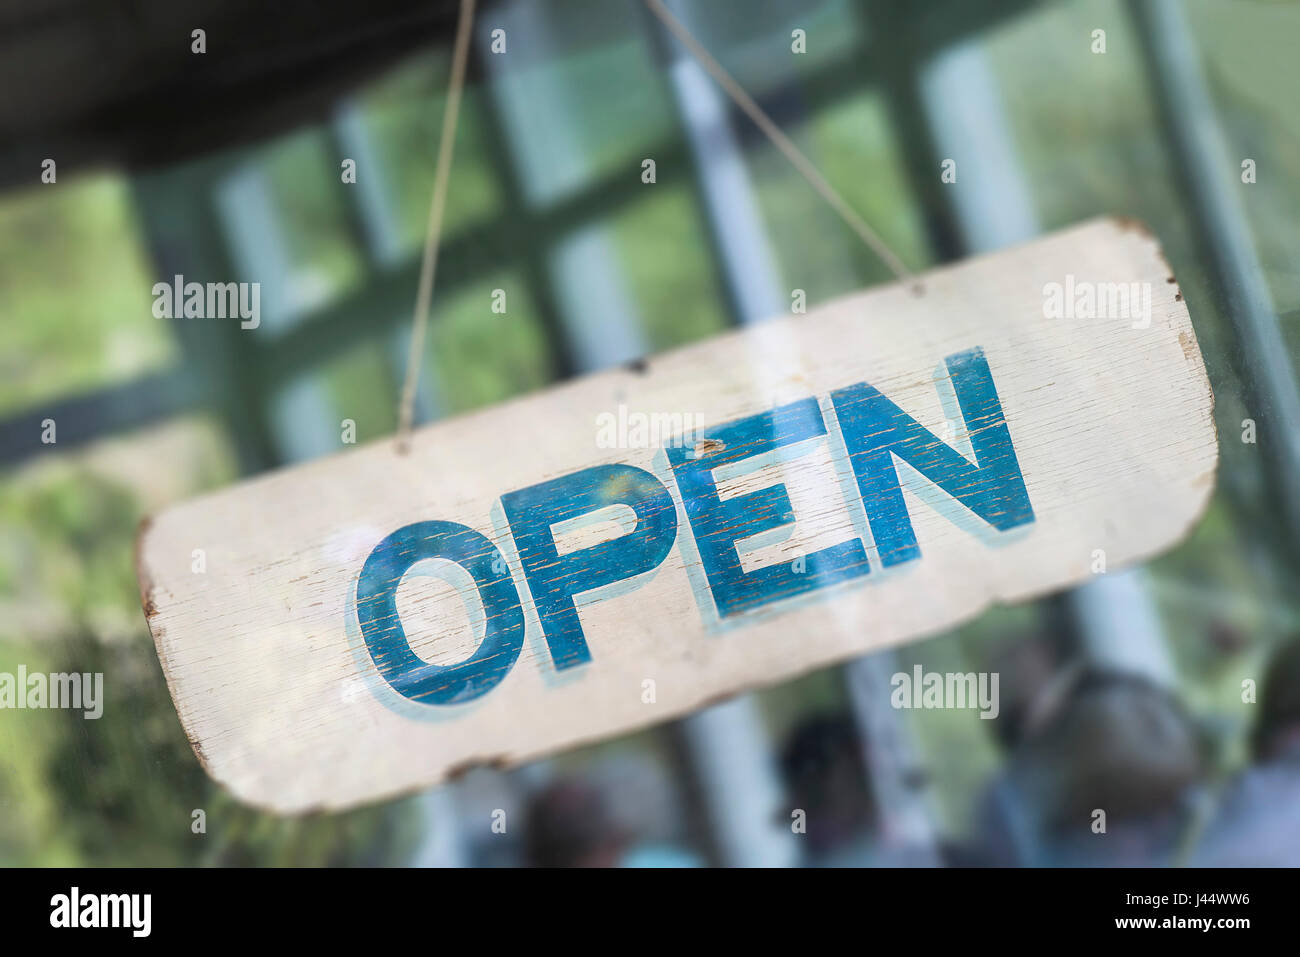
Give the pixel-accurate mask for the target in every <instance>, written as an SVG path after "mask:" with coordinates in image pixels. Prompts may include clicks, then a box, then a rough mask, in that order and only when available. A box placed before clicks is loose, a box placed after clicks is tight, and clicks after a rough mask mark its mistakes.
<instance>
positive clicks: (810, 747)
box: [781, 713, 930, 867]
mask: <svg viewBox="0 0 1300 957" xmlns="http://www.w3.org/2000/svg"><path fill="white" fill-rule="evenodd" d="M781 770H782V773H783V776H784V778H785V781H786V787H787V789H788V791H787V793H788V794H789V798H790V802H791V809H792V810H794V809H798V810H802V811H803V812H804V826H805V828H806V830H805V832H804V833H803V834H802V835H800V836H799V842H800V846H801V848H802V851H803V858H804V859H803V864H804V866H807V867H882V866H893V867H907V866H914V865H917V864H920V863H928V862H929V860H930V859H929V858H923V857H922V855H921V854H920V853H919V852H915V851H914V849H912V848H906V847H903V848H887V847H885V846H884V845H883V844H882V843H881V842H880V840H879V839H878V826H877V825H878V819H877V818H878V815H877V813H876V805H875V800H874V799H873V797H872V792H871V776H870V773H869V772H868V770H867V766H866V763H865V761H864V759H863V749H862V742H861V741H860V740H859V737H858V730H857V726H856V725H855V724H854V722H853V719H852V717H850V716H849V715H848V714H847V713H828V714H818V715H814V716H812V717H809V718H805V719H804V720H802V721H801V722H799V724H797V725H796V726H795V728H794V729H793V730H792V731H791V732H790V734H789V736H788V738H787V739H786V743H785V747H784V748H783V749H782V752H781Z"/></svg>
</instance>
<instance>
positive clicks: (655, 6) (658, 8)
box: [645, 0, 919, 289]
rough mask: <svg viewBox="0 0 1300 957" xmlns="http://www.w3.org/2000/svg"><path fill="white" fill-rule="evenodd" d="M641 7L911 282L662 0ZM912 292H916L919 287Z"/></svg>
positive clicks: (906, 273) (908, 277) (907, 276)
mask: <svg viewBox="0 0 1300 957" xmlns="http://www.w3.org/2000/svg"><path fill="white" fill-rule="evenodd" d="M645 3H646V6H647V7H649V8H650V12H651V13H653V14H654V15H655V16H656V17H658V18H659V19H660V21H661V22H662V23H663V25H664V26H665V27H667V28H668V30H669V32H670V33H672V35H673V36H675V37H676V38H677V39H678V40H680V41H681V43H682V46H684V47H686V49H687V50H689V51H690V53H691V56H693V57H695V59H696V60H698V61H699V63H700V66H702V67H704V69H705V70H706V71H708V74H709V76H711V77H713V79H714V80H716V81H717V83H718V85H719V86H720V87H722V89H723V90H724V91H725V92H726V94H727V96H729V97H731V99H732V102H734V103H735V104H736V105H737V106H738V107H740V108H741V109H742V110H744V111H745V115H746V116H748V117H749V118H750V119H751V120H753V121H754V125H755V126H757V127H758V128H759V129H760V130H762V131H763V135H764V136H766V137H767V138H768V139H769V140H771V142H772V145H773V146H775V147H776V148H777V149H779V150H780V151H781V152H782V153H783V154H784V155H785V158H786V159H788V160H789V161H790V163H791V164H792V165H793V166H794V168H795V169H796V170H798V171H799V173H800V175H802V176H803V178H804V179H806V180H807V181H808V185H809V186H811V187H812V188H813V189H814V190H816V191H817V193H818V195H820V196H821V198H822V199H824V200H826V202H827V204H829V205H830V207H831V209H833V210H835V212H836V213H837V214H838V215H839V217H840V219H842V220H844V223H845V225H846V226H848V227H849V229H851V230H853V231H854V232H855V233H857V234H858V236H859V237H860V238H861V239H862V241H863V242H864V243H866V244H867V246H868V248H870V249H871V251H872V252H874V253H875V254H876V255H877V256H878V257H879V258H880V261H881V262H883V263H884V264H885V265H886V266H888V267H889V271H890V272H892V273H893V274H894V275H895V276H896V277H897V278H898V279H899V280H900V281H902V282H909V281H913V275H912V272H911V270H909V269H908V268H907V267H906V266H904V265H903V261H902V260H901V259H899V258H898V256H896V255H895V254H894V251H893V250H892V249H890V248H889V247H888V246H887V245H886V244H885V241H884V240H883V239H881V238H880V236H879V235H878V234H877V233H876V231H875V230H874V229H872V228H871V227H870V226H868V225H867V224H866V222H865V221H864V220H863V219H862V217H861V216H859V215H858V214H857V213H856V212H855V211H854V210H853V207H851V206H850V205H849V204H848V203H847V202H845V201H844V197H843V196H841V195H840V194H839V193H837V192H835V188H834V187H833V186H831V184H830V183H828V182H826V177H824V176H822V174H821V173H820V172H818V170H817V167H816V166H814V165H813V164H812V161H811V160H810V159H808V157H806V156H804V155H803V153H802V152H801V151H800V150H799V147H797V146H795V145H794V142H793V141H792V140H791V139H790V137H788V136H786V135H785V134H784V133H782V132H781V128H780V127H778V126H777V125H776V124H775V123H774V122H772V118H771V117H770V116H768V115H767V114H766V113H765V112H763V108H762V107H761V106H759V105H758V104H757V103H755V102H754V99H753V97H751V96H750V95H749V94H748V93H746V92H745V90H744V89H743V88H742V87H741V85H740V84H739V83H737V82H736V80H735V79H734V78H733V77H732V75H731V74H730V73H728V72H727V71H726V70H725V69H723V66H722V64H721V63H719V62H718V61H717V60H715V59H714V58H713V55H712V54H710V53H709V51H708V50H706V49H704V47H703V46H701V45H700V43H699V41H698V40H696V39H695V37H694V36H692V35H691V31H690V30H688V29H687V28H686V26H685V25H684V24H683V23H682V22H681V21H680V20H678V19H677V18H676V17H675V16H673V15H672V13H670V12H669V10H668V8H667V7H666V6H664V4H663V0H645ZM916 288H918V289H919V285H917V287H916Z"/></svg>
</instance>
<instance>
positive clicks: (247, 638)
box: [139, 221, 1218, 810]
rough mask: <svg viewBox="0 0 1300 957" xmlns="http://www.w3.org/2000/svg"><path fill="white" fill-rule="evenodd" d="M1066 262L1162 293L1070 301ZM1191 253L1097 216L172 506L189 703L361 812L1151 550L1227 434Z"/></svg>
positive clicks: (152, 598)
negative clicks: (1084, 311)
mask: <svg viewBox="0 0 1300 957" xmlns="http://www.w3.org/2000/svg"><path fill="white" fill-rule="evenodd" d="M1072 275H1073V276H1086V277H1088V280H1089V281H1090V282H1096V283H1099V284H1100V283H1106V284H1133V283H1139V284H1146V285H1144V286H1142V288H1148V287H1149V288H1150V289H1151V298H1150V301H1149V303H1148V302H1147V300H1146V299H1145V298H1144V299H1143V303H1142V308H1143V321H1142V322H1134V321H1133V319H1132V317H1131V316H1127V315H1120V314H1114V313H1113V311H1112V310H1104V311H1103V310H1097V311H1096V314H1095V315H1091V316H1089V317H1087V318H1083V319H1080V318H1077V317H1076V318H1073V319H1072V318H1069V317H1068V316H1067V315H1065V314H1060V315H1058V314H1055V313H1052V314H1050V315H1049V313H1051V310H1048V309H1045V308H1044V293H1043V290H1044V289H1045V288H1052V285H1051V284H1053V283H1057V284H1067V283H1068V277H1069V276H1072ZM1171 278H1172V277H1171V276H1170V275H1169V267H1168V266H1167V264H1165V262H1164V260H1163V259H1162V257H1161V256H1160V252H1159V248H1158V246H1157V245H1156V243H1155V241H1154V240H1153V239H1152V238H1151V237H1150V236H1149V235H1147V234H1145V233H1143V232H1142V231H1140V230H1138V229H1135V228H1133V227H1131V226H1125V225H1121V224H1119V223H1116V222H1113V221H1099V222H1096V223H1092V224H1089V225H1085V226H1082V227H1078V228H1075V229H1072V230H1069V231H1067V232H1064V233H1060V234H1057V235H1055V236H1051V237H1048V238H1045V239H1042V240H1039V241H1037V242H1035V243H1032V244H1029V245H1026V246H1022V247H1019V248H1016V249H1012V250H1008V251H1006V252H1002V253H999V254H997V255H995V256H991V257H987V258H984V259H978V260H973V261H971V262H966V263H962V264H959V265H956V266H953V267H950V268H945V269H941V270H936V271H934V272H932V273H929V274H927V275H926V276H925V290H924V294H923V295H917V294H915V293H914V292H913V291H912V290H911V289H910V288H904V287H903V286H900V285H892V286H886V287H882V288H880V289H876V290H872V291H869V292H865V293H859V294H856V295H853V296H849V297H846V298H844V299H840V300H837V301H836V302H833V303H829V304H827V305H823V306H821V307H819V308H817V309H815V310H812V311H810V312H809V313H808V314H807V315H806V316H797V317H785V318H776V319H773V320H771V321H769V322H766V323H761V324H759V325H757V326H754V327H751V328H747V329H745V330H742V331H737V332H734V333H730V334H727V335H723V336H720V337H718V338H715V339H712V340H710V341H708V342H704V343H700V344H698V345H694V346H690V347H688V348H685V349H681V350H677V351H675V352H672V353H668V354H666V355H663V356H658V357H655V358H653V359H651V360H650V361H649V362H648V363H646V364H645V366H644V367H643V368H639V369H617V370H612V371H609V372H603V373H600V374H597V375H594V376H589V377H586V378H583V379H579V380H575V381H573V382H570V383H567V384H565V385H562V386H559V387H557V388H553V389H549V390H546V391H544V392H540V393H537V394H534V395H531V396H527V397H524V398H521V399H518V400H515V401H512V402H508V403H505V404H503V405H500V406H497V407H494V408H491V409H487V410H484V411H481V412H477V413H474V414H471V415H466V416H462V417H458V418H455V419H452V420H449V421H446V422H442V423H438V424H436V425H433V426H430V427H427V428H424V429H420V430H418V431H417V432H416V433H415V434H414V435H413V436H412V441H411V444H410V450H409V452H408V453H407V454H404V455H403V454H398V453H397V452H396V451H395V449H394V447H393V444H392V443H391V442H390V441H382V442H376V443H372V444H371V445H369V446H366V447H363V448H360V449H356V450H353V451H349V452H346V453H344V454H340V455H337V456H333V457H331V458H328V459H324V460H321V461H317V462H312V463H309V464H306V465H303V466H300V467H297V468H293V469H289V470H285V471H282V472H277V473H274V474H271V475H267V476H262V477H259V478H257V479H254V480H251V481H249V482H246V483H243V484H240V485H238V486H235V487H232V488H230V489H227V490H224V491H221V492H218V493H216V494H214V495H210V496H207V497H204V498H200V499H196V500H194V501H192V502H188V503H184V504H182V505H180V506H177V507H175V508H172V509H170V510H168V511H166V512H164V513H162V514H161V515H159V516H157V517H156V518H155V519H154V520H153V521H152V523H150V524H149V525H148V526H147V527H146V528H145V529H144V530H143V531H142V533H141V540H140V545H139V575H140V582H141V593H142V596H143V601H144V606H145V613H146V616H147V618H148V621H149V626H150V628H151V630H152V632H153V635H154V639H155V642H156V644H157V647H158V652H159V658H160V660H161V662H162V665H163V670H164V672H165V674H166V675H167V680H168V683H169V686H170V689H171V692H172V696H173V698H174V700H175V702H176V707H177V711H178V713H179V715H180V718H181V721H182V723H183V724H184V726H185V729H186V732H187V734H188V735H189V737H190V740H191V741H192V742H193V743H194V747H195V751H196V753H198V755H199V757H200V759H201V760H202V761H203V762H204V765H205V767H206V768H207V769H208V771H209V773H211V774H212V775H213V776H214V777H215V778H216V779H218V780H219V781H221V782H223V783H224V784H226V785H227V786H228V787H229V788H230V789H231V790H232V791H234V792H235V794H236V795H238V796H239V797H241V798H243V799H244V800H247V801H251V802H254V803H258V804H262V805H267V806H270V807H274V808H277V809H280V810H304V809H307V808H316V807H322V808H337V807H345V806H348V805H351V804H355V803H357V802H359V801H364V800H370V799H374V798H377V797H380V796H383V795H388V794H393V793H397V792H400V791H404V790H410V789H413V788H416V787H421V786H425V785H428V784H432V783H435V782H437V781H439V780H441V779H443V778H445V777H446V776H447V775H448V773H449V772H450V771H451V770H453V769H456V768H461V767H465V766H466V765H468V764H472V763H475V762H491V763H495V764H502V763H511V762H517V761H523V760H527V759H529V758H533V757H536V756H539V755H542V754H546V753H550V752H553V751H556V750H558V749H560V748H564V747H567V746H570V745H573V744H575V743H578V742H584V741H591V740H594V739H597V738H601V737H605V736H608V735H611V734H615V733H620V732H624V731H628V730H631V729H634V728H639V727H644V726H646V725H648V724H651V723H654V722H659V721H665V720H668V719H670V718H674V717H677V716H680V715H682V714H685V713H688V712H690V711H691V710H693V709H696V708H699V707H702V706H703V705H705V704H707V703H709V702H711V701H716V700H718V699H719V698H720V697H724V696H726V695H730V694H734V693H736V692H739V691H742V690H744V689H747V688H752V687H757V686H761V685H764V684H770V683H772V682H776V681H780V680H782V679H784V678H788V677H790V676H793V675H797V674H799V673H802V672H806V671H808V670H809V669H812V668H815V667H818V666H821V665H825V664H828V663H831V662H835V661H840V660H843V659H845V658H847V657H850V656H853V655H858V654H862V653H865V652H868V651H871V650H873V649H877V648H881V647H886V646H889V645H891V644H897V643H900V642H904V641H909V640H915V639H917V638H919V637H921V636H923V635H925V634H930V633H934V632H936V631H939V630H942V629H944V628H948V627H951V626H953V625H955V624H957V623H959V622H961V621H964V620H967V619H969V618H970V617H972V616H973V615H976V614H978V613H979V612H980V611H981V610H982V609H984V608H986V607H988V606H989V605H990V604H991V603H993V602H998V601H1022V600H1025V599H1027V598H1030V597H1033V596H1035V595H1041V594H1044V593H1047V592H1050V591H1053V590H1057V589H1061V588H1066V587H1069V586H1071V585H1074V584H1078V583H1080V582H1083V581H1085V580H1087V579H1089V578H1091V577H1092V575H1093V574H1094V569H1095V567H1096V565H1095V557H1096V555H1097V554H1098V553H1099V552H1100V553H1103V554H1104V555H1105V557H1106V563H1105V564H1106V567H1107V568H1109V569H1116V568H1120V567H1122V566H1123V565H1124V563H1126V562H1131V561H1135V560H1139V559H1142V558H1145V557H1147V556H1150V555H1153V554H1155V553H1157V552H1159V551H1160V550H1161V549H1164V548H1166V547H1168V546H1169V545H1171V544H1172V543H1174V542H1176V541H1178V540H1179V539H1180V538H1182V537H1183V536H1184V535H1185V534H1186V533H1187V532H1188V530H1189V529H1190V528H1191V527H1192V526H1193V524H1194V523H1195V521H1196V519H1197V517H1198V516H1199V514H1200V512H1201V511H1202V509H1203V508H1204V507H1205V504H1206V502H1207V500H1208V498H1209V496H1210V493H1211V491H1212V490H1213V486H1214V474H1215V468H1216V465H1217V460H1218V447H1217V444H1216V438H1215V430H1214V422H1213V416H1212V410H1213V397H1212V396H1211V393H1210V388H1209V383H1208V380H1207V379H1206V376H1205V369H1204V366H1203V363H1202V360H1201V356H1200V351H1199V349H1198V347H1197V343H1196V337H1195V334H1194V332H1193V329H1192V325H1191V322H1190V319H1189V317H1188V314H1187V308H1186V304H1185V303H1184V302H1183V301H1182V299H1181V296H1180V295H1179V293H1178V287H1177V284H1176V283H1173V282H1171V281H1170V280H1171ZM1121 312H1122V310H1121ZM1148 316H1149V321H1147V317H1148ZM625 408H626V409H631V410H634V414H635V416H636V417H637V418H636V419H635V423H634V422H633V414H628V415H624V414H623V410H624V409H625ZM615 410H619V411H618V414H617V415H616V414H615ZM685 410H690V412H691V414H692V418H691V419H690V420H689V425H688V426H687V427H688V428H689V429H690V432H691V434H690V436H689V439H687V440H686V441H671V440H670V441H664V435H663V430H662V429H659V428H658V427H656V428H654V429H651V428H647V429H646V430H645V432H646V434H647V435H649V434H651V433H653V434H655V436H656V438H657V440H658V441H656V442H654V443H653V444H652V443H648V442H647V443H645V444H644V445H642V444H639V443H628V444H629V445H632V446H634V447H610V446H611V442H610V441H609V438H610V435H611V434H612V433H611V432H610V431H608V429H607V430H606V431H605V432H599V428H598V426H597V423H598V422H600V423H602V424H603V425H605V426H609V425H610V423H611V422H612V423H614V426H615V428H614V431H615V432H617V431H618V430H619V429H620V428H621V426H622V423H623V422H624V420H626V421H627V422H628V423H629V424H636V425H637V427H638V429H639V426H640V425H641V424H645V423H644V422H643V420H642V418H641V416H643V415H653V414H655V413H662V412H674V413H675V412H684V411H685ZM697 413H698V416H699V418H697V417H696V414H697ZM665 421H672V418H671V416H669V417H668V418H667V419H666V420H665ZM682 421H683V422H685V421H686V420H685V419H684V418H683V419H682ZM598 433H599V434H598ZM613 444H614V445H620V443H617V442H615V443H613ZM200 548H201V549H203V550H204V553H205V555H206V561H205V563H204V568H203V570H202V571H201V572H196V571H195V569H194V568H193V567H192V565H191V559H190V556H191V554H192V552H193V551H194V550H195V549H200ZM430 569H432V570H433V571H432V572H431V571H430ZM438 579H441V580H438ZM447 583H452V586H451V587H450V588H449V587H448V586H447ZM647 683H652V684H653V686H654V687H655V689H656V690H655V694H654V695H653V696H647V695H644V694H643V689H644V688H645V687H646V685H647ZM881 693H882V694H888V693H889V689H888V688H882V689H881Z"/></svg>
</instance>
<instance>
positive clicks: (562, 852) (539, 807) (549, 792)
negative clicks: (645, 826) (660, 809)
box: [524, 775, 630, 867]
mask: <svg viewBox="0 0 1300 957" xmlns="http://www.w3.org/2000/svg"><path fill="white" fill-rule="evenodd" d="M525 820H526V824H525V831H524V833H525V838H524V847H525V851H524V853H525V860H526V862H527V864H528V865H529V866H531V867H613V866H614V865H615V864H617V863H618V860H619V858H620V857H621V856H622V854H623V852H624V850H625V849H626V847H627V845H628V844H629V842H630V836H629V835H628V834H626V833H624V832H623V830H622V829H621V828H619V827H618V826H617V825H616V824H615V822H614V821H613V818H612V816H611V815H610V811H609V806H608V803H607V802H606V800H605V796H604V794H603V793H602V792H601V790H600V789H599V788H598V787H596V786H595V785H593V784H591V783H590V782H588V781H586V780H583V779H582V778H580V777H577V776H576V775H565V776H563V777H560V778H559V779H557V780H555V781H552V782H551V783H549V784H547V785H546V786H544V787H543V788H542V789H541V790H540V791H538V792H537V793H536V794H534V795H533V796H532V798H531V799H530V800H529V802H528V810H527V812H526V816H525Z"/></svg>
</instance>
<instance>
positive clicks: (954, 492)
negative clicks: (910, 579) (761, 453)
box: [831, 348, 1034, 567]
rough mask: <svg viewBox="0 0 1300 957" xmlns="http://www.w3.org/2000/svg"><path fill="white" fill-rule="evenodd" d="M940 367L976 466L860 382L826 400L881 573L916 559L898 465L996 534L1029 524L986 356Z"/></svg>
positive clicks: (965, 356)
mask: <svg viewBox="0 0 1300 957" xmlns="http://www.w3.org/2000/svg"><path fill="white" fill-rule="evenodd" d="M944 363H945V365H946V366H947V369H948V374H949V376H950V377H951V380H952V387H953V391H954V392H955V393H956V398H957V404H958V406H959V407H960V409H961V415H962V419H963V420H964V422H965V425H966V431H967V432H968V433H969V435H970V442H971V447H972V449H973V450H974V452H975V461H974V463H972V462H971V461H970V460H969V459H967V458H966V457H965V456H964V455H962V454H961V453H960V452H958V451H957V450H956V449H954V448H952V447H951V446H949V445H948V444H947V443H945V442H944V441H943V440H942V439H940V438H939V437H938V436H936V435H935V434H934V433H933V432H931V431H930V430H929V429H927V428H925V426H923V425H921V424H920V423H919V422H917V421H916V419H914V418H912V417H911V416H910V415H908V414H907V413H906V412H904V411H903V410H902V409H900V408H899V407H898V406H896V405H895V404H894V403H893V402H891V401H890V400H889V399H887V398H885V397H884V395H882V394H881V393H880V392H879V391H877V390H876V389H875V388H874V387H872V386H871V385H868V384H867V383H865V382H863V383H860V384H858V385H852V386H849V387H847V388H844V389H839V390H837V391H835V392H832V393H831V401H832V402H833V403H834V405H835V414H836V417H837V418H838V419H839V423H840V431H841V433H842V434H843V436H844V444H845V447H846V449H847V451H848V455H849V461H850V463H851V464H852V466H853V474H854V477H855V478H856V480H857V483H858V492H859V493H860V494H861V496H862V505H863V507H864V508H865V509H866V513H867V521H868V523H869V524H870V526H871V533H872V536H873V537H874V538H875V542H876V547H877V548H878V549H879V552H880V558H881V561H882V562H883V563H884V565H885V566H886V567H888V566H891V565H899V564H902V563H903V562H907V561H911V560H912V559H914V558H920V557H921V547H920V545H919V544H917V541H916V533H915V531H914V530H913V528H912V521H911V518H910V516H909V515H908V513H907V504H906V502H905V501H904V499H903V490H902V487H901V484H900V482H899V477H898V472H897V461H902V462H905V463H907V464H908V465H909V466H911V467H912V468H913V469H915V470H916V471H917V472H918V473H920V475H921V476H922V477H923V478H925V479H926V480H928V481H929V482H930V483H932V484H934V485H936V486H938V487H939V488H940V489H942V490H943V491H944V492H946V493H947V494H948V495H949V496H951V497H952V498H953V499H956V501H957V502H959V503H960V504H961V505H963V506H965V508H967V509H969V510H970V511H971V512H973V513H974V514H975V515H976V516H978V517H979V518H980V519H982V520H983V521H985V522H987V523H988V524H989V525H991V526H993V527H994V528H996V529H998V530H999V531H1008V530H1009V529H1013V528H1016V527H1018V526H1020V525H1027V524H1029V523H1030V522H1032V521H1033V520H1034V509H1033V506H1032V505H1030V502H1029V493H1028V492H1027V491H1026V489H1025V480H1024V477H1023V476H1022V475H1021V473H1020V462H1019V460H1017V458H1016V451H1015V448H1014V446H1013V445H1012V444H1011V433H1010V432H1009V431H1008V429H1007V422H1006V418H1005V416H1004V415H1003V412H1002V402H1001V401H1000V400H999V399H998V393H997V389H996V388H995V387H994V385H993V375H992V373H990V372H989V366H988V362H986V361H985V359H984V351H983V350H982V349H979V348H976V349H970V350H968V351H966V352H959V353H957V354H956V355H951V356H949V357H948V358H947V359H945V360H944Z"/></svg>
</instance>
